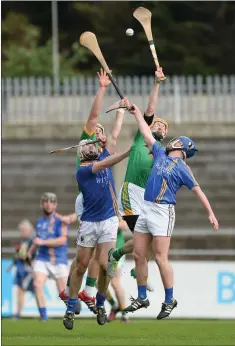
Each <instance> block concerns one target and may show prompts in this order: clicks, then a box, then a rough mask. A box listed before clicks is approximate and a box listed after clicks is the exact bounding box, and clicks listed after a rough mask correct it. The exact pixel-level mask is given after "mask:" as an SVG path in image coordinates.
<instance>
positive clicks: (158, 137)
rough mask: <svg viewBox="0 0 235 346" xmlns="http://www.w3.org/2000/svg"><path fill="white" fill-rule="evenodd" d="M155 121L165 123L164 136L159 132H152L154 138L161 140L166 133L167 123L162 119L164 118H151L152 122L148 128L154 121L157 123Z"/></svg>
mask: <svg viewBox="0 0 235 346" xmlns="http://www.w3.org/2000/svg"><path fill="white" fill-rule="evenodd" d="M157 122H159V123H162V124H163V125H165V127H166V134H165V136H163V135H162V134H161V133H160V132H153V133H152V134H153V136H154V138H155V139H156V140H162V139H164V138H165V137H166V135H167V131H168V127H169V126H168V123H167V122H166V120H164V119H161V118H155V119H153V122H152V124H151V125H150V129H151V128H152V127H153V126H154V124H155V123H157Z"/></svg>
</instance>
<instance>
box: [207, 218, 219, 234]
mask: <svg viewBox="0 0 235 346" xmlns="http://www.w3.org/2000/svg"><path fill="white" fill-rule="evenodd" d="M209 220H210V223H211V224H212V225H213V228H214V231H215V232H218V230H219V223H218V221H217V219H216V217H215V215H214V214H209Z"/></svg>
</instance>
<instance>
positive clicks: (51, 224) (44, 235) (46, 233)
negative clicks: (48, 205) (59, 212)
mask: <svg viewBox="0 0 235 346" xmlns="http://www.w3.org/2000/svg"><path fill="white" fill-rule="evenodd" d="M67 229H68V226H67V225H66V224H65V223H64V222H62V221H61V219H60V218H59V217H58V216H56V214H55V213H54V214H52V215H50V216H48V217H46V216H43V217H40V218H39V219H38V220H37V222H36V236H37V237H38V238H40V239H43V240H48V239H56V238H59V237H62V236H67ZM67 247H68V244H67V242H66V244H65V245H60V246H57V247H49V246H38V248H37V253H36V260H39V261H43V262H50V263H51V264H68V254H67Z"/></svg>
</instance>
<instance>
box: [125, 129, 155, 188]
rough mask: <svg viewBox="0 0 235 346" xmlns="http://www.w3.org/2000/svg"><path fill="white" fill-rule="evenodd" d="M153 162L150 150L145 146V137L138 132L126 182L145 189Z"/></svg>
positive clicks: (128, 164) (130, 156)
mask: <svg viewBox="0 0 235 346" xmlns="http://www.w3.org/2000/svg"><path fill="white" fill-rule="evenodd" d="M153 162H154V161H153V158H152V156H150V155H149V149H148V148H147V147H146V146H145V141H144V136H143V135H142V134H141V132H140V130H138V131H137V133H136V136H135V139H134V142H133V144H132V147H131V151H130V155H129V159H128V163H127V170H126V176H125V179H124V182H127V183H132V184H135V185H137V186H140V187H142V188H145V186H146V184H147V181H148V178H149V175H150V173H151V170H152V167H153Z"/></svg>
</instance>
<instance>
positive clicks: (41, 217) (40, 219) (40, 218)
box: [36, 216, 44, 226]
mask: <svg viewBox="0 0 235 346" xmlns="http://www.w3.org/2000/svg"><path fill="white" fill-rule="evenodd" d="M43 220H44V218H43V216H40V217H39V218H38V219H37V220H36V226H38V225H39V224H40V223H41V222H42V221H43Z"/></svg>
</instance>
